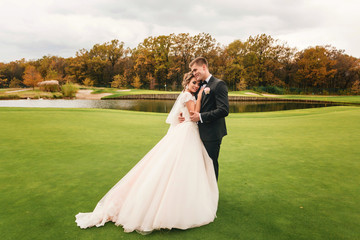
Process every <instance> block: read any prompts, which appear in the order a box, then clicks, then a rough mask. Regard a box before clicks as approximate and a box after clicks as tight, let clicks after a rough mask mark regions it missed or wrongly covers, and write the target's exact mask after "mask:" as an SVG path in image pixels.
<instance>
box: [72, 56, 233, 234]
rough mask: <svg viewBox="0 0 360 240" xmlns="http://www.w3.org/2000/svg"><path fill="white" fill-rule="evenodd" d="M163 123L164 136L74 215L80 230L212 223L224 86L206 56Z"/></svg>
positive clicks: (140, 229)
mask: <svg viewBox="0 0 360 240" xmlns="http://www.w3.org/2000/svg"><path fill="white" fill-rule="evenodd" d="M190 69H191V72H189V73H187V74H185V76H184V78H183V87H184V90H183V91H182V92H181V93H180V95H179V96H178V98H177V100H176V102H175V104H174V105H173V107H172V109H171V111H170V113H169V115H168V117H167V119H166V122H167V123H169V124H170V128H169V130H168V132H167V134H166V135H165V136H164V137H163V138H162V139H161V140H160V141H159V142H158V143H157V144H156V145H155V147H153V148H152V149H151V150H150V151H149V152H148V153H147V154H146V155H145V156H144V157H143V158H142V159H141V160H140V161H139V162H138V163H137V164H136V165H135V166H134V167H133V168H132V169H131V170H130V171H129V172H128V173H127V174H126V175H125V176H124V177H123V178H122V179H121V180H120V181H119V182H118V183H117V184H115V186H114V187H112V188H111V189H110V190H109V192H108V193H107V194H106V195H105V196H104V197H103V198H102V199H101V200H100V201H99V202H98V203H97V205H96V207H95V209H94V210H93V212H89V213H78V214H77V215H76V223H77V225H78V226H79V227H81V228H88V227H92V226H97V227H99V226H103V225H104V224H105V223H106V222H108V221H112V222H114V223H115V224H116V225H117V226H119V225H120V226H122V227H123V228H124V231H125V232H132V231H134V230H136V231H137V232H139V233H141V234H149V233H151V232H152V231H153V230H156V229H172V228H178V229H188V228H192V227H198V226H202V225H205V224H208V223H210V222H212V221H214V219H215V217H216V210H217V205H218V199H219V192H218V186H217V179H218V171H219V165H218V156H219V151H220V145H221V140H222V138H223V137H224V136H225V135H226V134H227V132H226V125H225V117H226V116H227V115H228V113H229V101H228V91H227V87H226V84H225V83H224V82H223V81H222V80H219V79H217V78H215V77H213V76H212V75H211V74H210V72H209V68H208V62H207V60H206V59H205V58H203V57H199V58H196V59H194V60H193V61H192V62H191V63H190Z"/></svg>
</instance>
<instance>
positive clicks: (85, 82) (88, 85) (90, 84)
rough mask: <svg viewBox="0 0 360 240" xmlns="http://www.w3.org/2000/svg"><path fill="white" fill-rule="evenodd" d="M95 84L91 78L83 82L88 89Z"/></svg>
mask: <svg viewBox="0 0 360 240" xmlns="http://www.w3.org/2000/svg"><path fill="white" fill-rule="evenodd" d="M94 83H95V82H94V80H92V79H91V78H85V80H84V81H83V84H84V85H85V86H87V87H92V86H94Z"/></svg>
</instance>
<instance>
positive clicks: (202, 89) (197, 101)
mask: <svg viewBox="0 0 360 240" xmlns="http://www.w3.org/2000/svg"><path fill="white" fill-rule="evenodd" d="M203 91H204V88H201V89H200V91H199V93H198V97H197V100H196V106H195V112H200V107H201V98H202V93H203Z"/></svg>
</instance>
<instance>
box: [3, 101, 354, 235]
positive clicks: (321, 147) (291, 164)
mask: <svg viewBox="0 0 360 240" xmlns="http://www.w3.org/2000/svg"><path fill="white" fill-rule="evenodd" d="M165 118H166V114H161V113H142V112H130V111H120V110H101V109H34V108H33V109H31V108H0V126H1V130H0V164H1V165H0V166H1V167H0V179H1V185H0V195H1V198H0V203H1V208H0V216H1V218H0V239H2V240H7V239H22V240H23V239H104V240H105V239H106V240H108V239H145V238H146V239H245V240H249V239H250V240H252V239H264V240H279V239H292V240H293V239H304V240H309V239H312V240H313V239H324V240H325V239H326V240H328V239H334V240H335V239H336V240H338V239H349V240H354V239H359V236H360V228H359V222H360V205H359V203H360V188H359V183H360V174H359V172H360V148H359V146H360V108H359V107H349V106H348V107H328V108H317V109H303V110H291V111H281V112H267V113H240V114H230V116H229V117H228V118H227V125H228V132H229V135H228V136H226V137H225V138H224V140H223V143H222V148H221V153H220V158H219V162H220V176H219V189H220V200H219V208H218V212H217V218H216V219H215V221H214V222H213V223H211V224H209V225H206V226H203V227H200V228H195V229H189V230H186V231H182V230H171V231H167V230H163V231H156V232H154V233H152V234H150V235H148V236H141V235H139V234H137V233H130V234H127V233H124V232H123V230H122V228H121V227H116V226H115V225H114V224H113V223H107V224H106V225H105V226H104V227H101V228H90V229H86V230H82V229H80V228H78V227H77V226H76V223H75V222H74V220H75V215H76V214H77V213H78V212H86V211H92V210H93V208H94V207H95V205H96V203H97V202H98V201H99V200H100V198H101V197H103V195H104V194H105V193H106V192H107V191H108V190H109V189H110V188H111V187H112V186H113V185H114V184H115V183H116V182H117V181H118V180H119V179H121V178H122V177H123V176H124V175H125V174H126V173H127V172H128V171H129V170H130V169H131V168H132V167H133V166H134V165H135V164H136V162H137V161H139V160H140V159H141V158H142V157H143V156H144V155H145V154H146V153H147V152H148V151H149V150H150V149H151V148H152V147H153V146H154V145H155V144H156V143H157V142H158V141H159V140H160V139H161V138H162V137H163V136H164V134H165V133H166V131H167V128H168V125H167V124H165Z"/></svg>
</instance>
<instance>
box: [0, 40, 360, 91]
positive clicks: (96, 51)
mask: <svg viewBox="0 0 360 240" xmlns="http://www.w3.org/2000/svg"><path fill="white" fill-rule="evenodd" d="M198 56H203V57H206V58H207V59H208V61H209V68H210V72H211V73H212V74H213V75H214V76H216V77H218V78H220V79H223V80H224V81H225V82H226V83H227V85H228V88H229V90H231V91H236V90H245V89H255V90H264V91H267V92H274V93H284V92H288V93H320V94H328V93H337V94H359V93H360V59H358V58H355V57H352V56H349V55H347V54H345V53H344V50H338V49H336V48H335V47H332V46H328V45H327V46H315V47H309V48H307V49H304V50H301V51H297V50H296V49H295V48H291V47H289V46H288V45H287V44H286V43H282V42H280V41H279V40H278V39H274V38H273V37H271V36H270V35H266V34H260V35H256V36H250V37H249V38H248V39H247V40H246V41H241V40H235V41H233V42H231V43H230V44H228V45H225V46H224V45H221V44H220V43H219V42H217V41H216V39H214V38H213V37H212V36H211V35H210V34H207V33H200V34H198V35H195V36H191V35H190V34H189V33H180V34H170V35H166V36H165V35H161V36H156V37H148V38H146V39H144V40H143V42H141V43H140V44H138V46H137V47H135V48H133V49H131V48H127V47H126V46H125V45H124V43H123V42H121V41H119V40H117V39H115V40H112V41H110V42H106V43H103V44H95V45H94V46H93V47H92V48H91V49H90V50H87V49H80V50H79V51H77V52H76V55H75V57H69V58H63V57H58V56H44V57H42V58H41V59H37V60H28V61H26V60H25V59H21V60H17V61H13V62H10V63H0V87H23V86H25V85H27V86H34V85H35V84H36V83H37V82H39V81H43V80H59V81H60V82H61V83H65V82H73V83H79V84H84V85H86V86H99V87H110V86H111V87H117V88H129V87H133V88H145V89H160V90H164V89H167V90H179V89H180V88H181V81H182V77H183V74H184V73H186V72H188V71H189V67H188V65H189V63H190V62H191V60H192V59H194V58H195V57H198Z"/></svg>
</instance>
